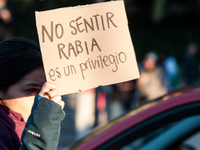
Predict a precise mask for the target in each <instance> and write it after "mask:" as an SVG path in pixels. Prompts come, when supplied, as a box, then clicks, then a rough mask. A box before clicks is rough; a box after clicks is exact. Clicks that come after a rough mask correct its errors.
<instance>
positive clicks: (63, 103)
mask: <svg viewBox="0 0 200 150" xmlns="http://www.w3.org/2000/svg"><path fill="white" fill-rule="evenodd" d="M57 104H59V105H60V106H61V109H63V108H64V107H65V102H64V101H59V102H58V103H57Z"/></svg>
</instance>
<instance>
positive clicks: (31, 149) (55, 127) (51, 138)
mask: <svg viewBox="0 0 200 150" xmlns="http://www.w3.org/2000/svg"><path fill="white" fill-rule="evenodd" d="M64 116H65V112H64V111H63V110H62V109H61V106H60V105H58V104H57V103H55V102H54V101H52V100H49V99H47V98H42V97H40V96H39V95H36V96H35V102H34V105H33V108H32V112H31V115H30V117H29V119H28V121H27V123H26V126H25V129H24V131H23V133H22V138H21V139H22V146H21V147H20V148H19V150H41V149H43V150H56V148H57V145H58V141H59V136H60V122H61V121H62V120H63V119H64Z"/></svg>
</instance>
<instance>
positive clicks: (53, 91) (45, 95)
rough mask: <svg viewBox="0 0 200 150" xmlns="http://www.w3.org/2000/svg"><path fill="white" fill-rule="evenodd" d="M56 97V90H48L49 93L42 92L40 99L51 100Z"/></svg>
mask: <svg viewBox="0 0 200 150" xmlns="http://www.w3.org/2000/svg"><path fill="white" fill-rule="evenodd" d="M56 95H58V91H57V90H56V89H53V90H50V91H49V92H44V93H43V96H42V97H46V98H49V99H52V98H53V97H54V96H56Z"/></svg>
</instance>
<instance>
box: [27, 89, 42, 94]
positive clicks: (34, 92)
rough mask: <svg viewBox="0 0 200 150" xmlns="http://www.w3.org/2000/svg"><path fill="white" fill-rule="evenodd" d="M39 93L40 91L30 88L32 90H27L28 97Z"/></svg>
mask: <svg viewBox="0 0 200 150" xmlns="http://www.w3.org/2000/svg"><path fill="white" fill-rule="evenodd" d="M39 92H40V89H37V88H32V89H28V90H27V93H28V94H29V95H34V94H36V93H39Z"/></svg>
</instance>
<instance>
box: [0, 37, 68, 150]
mask: <svg viewBox="0 0 200 150" xmlns="http://www.w3.org/2000/svg"><path fill="white" fill-rule="evenodd" d="M0 100H1V104H0V147H1V149H2V150H8V149H9V150H11V149H15V150H16V149H20V150H27V149H28V150H30V149H34V150H37V149H48V150H55V149H56V148H57V145H58V140H59V133H60V122H61V120H62V119H63V118H64V116H65V113H64V111H63V110H62V109H63V107H64V102H63V101H62V99H61V96H60V95H59V91H58V88H57V86H56V85H55V84H54V83H50V82H46V77H45V73H44V69H43V63H42V57H41V52H40V48H39V46H38V45H37V44H36V43H34V42H33V41H29V40H26V39H21V38H13V39H9V40H6V41H3V42H1V43H0Z"/></svg>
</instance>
